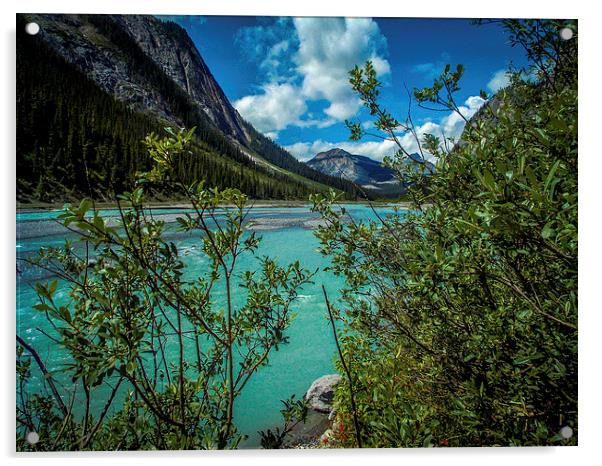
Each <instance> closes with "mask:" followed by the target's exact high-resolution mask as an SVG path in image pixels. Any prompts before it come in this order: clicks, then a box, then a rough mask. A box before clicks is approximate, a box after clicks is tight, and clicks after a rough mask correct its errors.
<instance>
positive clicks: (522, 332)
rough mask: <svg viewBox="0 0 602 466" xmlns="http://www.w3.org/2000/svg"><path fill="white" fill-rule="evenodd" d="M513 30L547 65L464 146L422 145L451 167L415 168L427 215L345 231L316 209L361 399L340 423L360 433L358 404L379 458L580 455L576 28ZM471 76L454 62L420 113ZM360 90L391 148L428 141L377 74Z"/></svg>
mask: <svg viewBox="0 0 602 466" xmlns="http://www.w3.org/2000/svg"><path fill="white" fill-rule="evenodd" d="M501 24H502V26H503V27H504V28H505V29H506V30H507V31H508V33H509V36H510V41H511V43H512V44H513V45H518V46H523V47H524V48H525V50H526V51H527V52H528V57H529V59H530V60H531V62H532V63H533V67H532V68H531V69H528V70H515V73H514V77H513V79H512V83H511V85H510V86H509V87H507V88H506V89H504V90H501V91H500V92H498V93H497V94H496V95H495V96H493V97H492V98H490V99H489V101H488V103H487V104H486V105H485V106H484V107H483V108H482V110H481V111H480V112H479V114H478V115H477V116H476V117H475V118H473V119H472V120H471V121H469V122H468V123H469V124H467V125H466V128H465V130H464V133H463V135H462V137H461V140H460V141H449V140H445V141H444V140H443V139H441V138H440V137H439V135H427V136H426V137H424V138H422V139H420V140H419V141H418V142H419V143H420V146H421V152H422V151H424V152H430V153H431V154H433V155H435V156H436V158H437V160H438V163H437V167H436V170H435V172H434V173H433V174H432V175H431V176H429V177H428V180H426V179H425V178H424V177H423V176H422V175H421V174H420V171H417V170H415V171H414V172H415V178H414V179H415V184H414V186H413V188H412V189H411V191H410V192H411V196H412V199H413V204H412V210H410V211H408V212H405V213H401V214H399V215H391V216H388V217H386V218H383V219H381V221H378V222H376V221H375V222H371V223H366V224H356V223H353V222H352V223H344V222H343V220H344V217H346V215H345V212H344V211H341V210H340V209H338V208H336V207H335V206H334V205H333V203H334V201H335V199H336V196H331V197H324V196H321V195H320V196H317V197H316V198H315V199H314V200H315V208H316V209H317V210H318V211H320V212H322V214H323V215H324V217H325V218H326V219H327V220H328V222H329V224H328V226H327V227H324V228H322V229H321V230H320V231H319V233H318V236H319V238H320V240H321V242H322V250H323V252H324V253H325V254H329V255H332V257H333V267H334V270H335V271H336V272H337V273H339V274H342V275H344V276H345V278H346V283H347V287H346V289H345V290H344V295H343V302H342V303H341V306H340V307H341V309H340V310H339V317H340V318H341V319H342V320H344V321H345V322H346V324H347V326H348V328H349V331H348V333H347V335H346V336H345V338H344V344H343V348H344V350H343V353H344V357H345V360H346V361H347V364H348V366H349V367H350V369H351V373H352V376H353V382H354V384H353V385H354V390H353V392H350V390H349V385H348V384H341V386H340V387H339V390H338V393H337V409H338V418H339V422H340V425H342V426H344V427H345V429H346V432H349V430H350V429H353V424H352V415H353V414H354V413H353V411H354V410H353V408H352V404H351V403H352V401H353V399H355V404H356V406H357V408H356V410H355V411H356V414H357V416H358V418H359V424H360V428H359V430H360V432H359V433H360V435H361V439H362V443H363V445H364V446H367V447H400V446H403V447H409V446H484V445H550V444H551V445H558V444H576V443H577V433H578V430H577V427H578V424H577V38H576V24H575V23H568V24H567V23H565V22H562V21H531V20H529V21H518V20H517V21H502V22H501ZM566 26H569V27H571V28H573V30H574V31H575V37H574V38H573V39H571V40H570V41H563V40H561V38H560V37H559V30H560V28H562V27H566ZM463 71H464V70H463V68H462V67H461V66H459V67H457V68H456V69H455V70H454V69H452V68H451V67H450V66H449V65H448V66H447V67H446V68H445V70H444V72H443V74H442V75H441V76H440V77H439V78H438V79H436V80H435V82H434V85H433V87H431V88H426V89H417V90H415V92H414V97H415V99H416V100H417V102H418V104H419V105H422V106H424V107H428V108H433V109H439V110H441V109H443V110H446V111H459V107H458V106H457V105H456V103H455V100H454V94H455V93H456V91H457V90H458V89H459V81H460V78H461V76H462V73H463ZM525 71H526V72H525ZM525 76H527V77H534V78H532V80H531V81H529V80H525V79H524V78H525ZM350 82H351V85H352V87H353V88H354V90H355V91H356V92H357V93H358V95H359V96H360V98H361V99H362V101H363V102H364V104H365V105H366V107H367V108H368V109H369V111H370V112H371V114H372V115H374V116H375V118H376V127H377V128H378V129H380V130H381V131H383V132H384V133H385V135H386V136H387V137H391V138H393V139H395V140H396V141H398V140H397V139H396V138H397V135H398V133H399V130H400V128H402V129H403V130H405V131H408V132H410V133H412V132H413V134H416V133H415V127H414V126H413V123H412V120H411V115H409V116H408V117H407V118H406V119H405V120H404V121H402V122H400V121H398V120H397V119H395V118H394V117H393V116H392V115H390V114H389V113H387V112H386V111H385V110H383V109H381V107H380V106H379V104H378V88H379V85H380V83H379V82H378V80H377V79H376V76H375V73H374V69H373V67H372V66H371V64H370V63H368V64H367V65H366V66H365V67H364V68H356V69H355V70H353V71H352V73H351V80H350ZM484 97H486V96H484ZM350 127H351V130H352V136H353V137H355V138H360V137H362V134H361V128H359V127H358V126H357V125H353V124H350ZM407 157H408V154H407V152H406V151H405V150H404V148H403V146H402V145H401V144H400V145H399V150H398V152H397V154H395V157H393V158H391V159H390V160H389V161H388V164H389V165H390V166H391V167H392V168H394V169H396V170H398V171H400V172H401V171H402V170H404V163H403V162H404V160H407ZM401 175H403V176H409V175H411V173H409V174H408V173H403V174H402V173H400V176H401ZM339 369H341V372H342V367H339ZM352 395H353V398H352ZM564 427H569V428H570V429H572V432H573V435H572V437H571V436H570V435H568V434H567V432H570V431H569V430H568V429H564V431H563V432H565V435H564V436H562V435H561V434H560V432H561V431H562V428H564ZM345 429H344V430H345ZM569 437H570V438H569ZM337 441H338V442H339V444H341V445H343V446H348V447H349V446H354V445H357V442H356V440H355V437H354V436H353V435H348V434H346V435H339V436H338V440H337Z"/></svg>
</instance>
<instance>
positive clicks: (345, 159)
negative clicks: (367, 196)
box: [306, 148, 434, 195]
mask: <svg viewBox="0 0 602 466" xmlns="http://www.w3.org/2000/svg"><path fill="white" fill-rule="evenodd" d="M412 158H413V159H414V160H417V161H421V160H422V158H421V157H420V155H419V154H412ZM306 163H307V165H309V166H310V167H312V168H315V169H316V170H319V171H321V172H322V173H324V174H326V175H329V176H332V177H338V178H342V179H345V180H349V181H352V182H354V183H356V184H358V185H360V186H361V187H362V188H364V189H368V190H372V191H374V192H376V193H379V194H387V195H392V194H399V193H402V192H404V191H405V188H406V186H405V184H404V183H402V182H401V181H400V180H399V179H398V178H396V177H395V172H394V171H393V170H391V169H390V168H387V167H384V166H382V164H381V163H380V162H377V161H376V160H373V159H371V158H369V157H366V156H364V155H356V154H350V153H349V152H347V151H345V150H343V149H339V148H334V149H330V150H328V151H326V152H320V153H319V154H316V156H315V157H314V158H313V159H311V160H309V161H307V162H306ZM425 164H426V167H427V168H426V170H428V171H432V170H434V165H433V164H432V163H430V162H425Z"/></svg>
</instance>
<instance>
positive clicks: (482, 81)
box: [162, 16, 525, 160]
mask: <svg viewBox="0 0 602 466" xmlns="http://www.w3.org/2000/svg"><path fill="white" fill-rule="evenodd" d="M162 18H163V19H171V20H173V21H176V22H178V23H179V24H180V25H181V26H183V27H184V28H185V29H186V30H187V31H188V33H189V35H190V36H191V38H192V40H193V41H194V43H195V44H196V46H197V48H198V49H199V51H200V53H201V55H202V56H203V58H204V60H205V62H206V63H207V65H208V66H209V68H210V69H211V71H212V73H213V75H214V76H215V78H216V79H217V81H218V83H219V84H220V85H221V86H222V88H223V90H224V92H225V93H226V95H227V96H228V98H229V99H230V101H231V102H232V103H233V105H234V106H235V107H236V108H237V109H238V111H239V112H240V113H241V114H242V116H243V117H244V118H245V119H246V120H248V121H250V122H251V123H252V124H253V125H254V126H255V127H256V128H257V129H258V130H259V131H261V132H263V133H264V134H266V135H268V136H269V137H271V138H272V139H274V140H275V141H276V142H277V143H278V144H280V145H282V146H283V147H285V148H287V149H288V150H289V151H290V152H291V153H292V154H293V155H295V156H296V157H298V158H299V159H301V160H306V159H308V158H310V157H312V156H313V155H315V154H316V153H317V152H320V151H322V150H328V149H329V148H332V147H342V148H344V149H346V150H349V151H350V152H353V153H357V154H362V155H367V156H369V157H372V158H374V159H377V160H381V159H382V158H383V157H384V156H385V155H392V153H393V146H392V143H390V142H388V141H381V140H378V139H375V138H370V137H367V138H365V139H363V140H362V141H358V142H351V141H349V139H348V138H349V131H348V130H347V128H346V127H345V125H344V123H343V122H344V120H345V119H351V120H354V121H359V122H361V123H363V124H365V125H366V127H369V126H370V118H369V115H367V112H366V111H365V110H364V109H362V107H361V105H360V103H359V101H358V99H357V96H355V95H354V94H353V92H352V91H351V89H350V87H349V84H348V75H347V72H348V71H349V69H351V68H352V67H353V66H354V65H355V64H358V65H362V64H363V63H364V62H365V61H366V60H367V59H371V60H372V61H373V63H374V64H375V67H376V70H377V72H378V74H379V78H380V80H381V81H382V82H383V83H384V86H383V88H382V91H381V92H382V94H381V95H382V104H383V106H384V107H386V108H387V109H388V110H390V111H391V112H392V113H393V114H395V115H396V116H398V119H404V118H405V114H406V112H407V106H408V100H407V96H406V91H405V88H404V86H407V87H408V88H409V89H413V88H414V87H424V86H428V85H431V84H432V80H433V78H434V77H435V75H436V74H437V73H438V72H440V71H441V70H442V69H443V67H444V66H445V64H446V63H450V64H452V66H455V65H456V64H458V63H462V64H463V65H464V66H465V69H466V71H465V74H464V77H463V79H462V82H461V91H460V92H459V93H458V95H457V101H458V103H460V104H462V107H461V109H462V111H463V113H464V114H465V116H470V115H472V114H473V113H474V112H475V111H476V110H477V109H478V108H479V106H480V105H482V103H483V101H482V99H480V98H479V97H478V95H479V91H480V90H481V89H484V90H486V91H488V92H491V91H495V90H497V89H498V88H499V87H500V86H503V85H504V84H505V83H506V82H507V78H506V75H505V70H506V69H507V68H508V65H509V64H510V63H513V64H514V65H516V66H521V65H524V64H525V61H524V56H523V52H522V51H521V50H520V49H518V48H512V47H510V46H509V44H508V39H507V37H506V35H505V34H504V32H503V31H502V29H501V28H500V27H499V26H496V25H487V26H475V25H472V24H471V23H470V21H469V20H465V19H404V18H373V19H371V18H317V17H303V18H290V17H281V18H279V17H250V16H249V17H242V16H209V17H200V16H172V17H162ZM412 116H413V118H414V121H415V123H416V124H417V126H418V129H419V133H424V132H431V133H435V134H437V135H441V134H445V135H446V136H449V137H457V136H459V134H460V132H461V130H462V125H463V120H462V119H461V118H460V117H459V116H457V115H452V114H446V113H440V112H430V111H426V110H423V109H420V108H418V107H416V106H414V107H413V110H412ZM400 136H401V137H402V141H403V142H404V144H406V145H407V148H408V150H410V151H414V150H415V142H414V141H412V139H411V138H410V137H409V136H406V137H403V135H400Z"/></svg>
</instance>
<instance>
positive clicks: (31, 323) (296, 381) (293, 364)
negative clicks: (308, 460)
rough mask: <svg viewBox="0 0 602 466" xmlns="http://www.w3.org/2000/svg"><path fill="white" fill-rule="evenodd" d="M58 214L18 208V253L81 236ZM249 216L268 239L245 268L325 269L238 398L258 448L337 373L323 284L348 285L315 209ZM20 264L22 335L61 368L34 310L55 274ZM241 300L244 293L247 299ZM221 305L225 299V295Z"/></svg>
mask: <svg viewBox="0 0 602 466" xmlns="http://www.w3.org/2000/svg"><path fill="white" fill-rule="evenodd" d="M345 208H346V209H347V211H348V212H349V213H350V215H351V216H352V217H353V218H354V220H356V221H358V220H359V221H365V220H369V219H373V218H375V215H374V212H373V211H372V210H371V208H370V207H367V206H363V205H355V204H354V205H346V206H345ZM376 210H377V212H378V213H379V215H386V214H394V210H393V209H392V208H382V207H380V208H377V209H376ZM178 212H182V211H174V210H173V209H154V210H153V215H154V216H159V217H162V218H163V219H165V220H166V221H167V222H173V221H174V219H175V217H176V216H177V214H178ZM116 214H117V212H116V211H114V210H104V211H102V215H103V216H106V217H113V216H115V215H116ZM57 215H58V212H56V211H38V212H20V213H17V245H16V247H17V258H26V257H31V256H32V255H35V254H36V253H37V251H38V250H39V249H40V248H42V247H48V246H57V247H58V246H61V245H62V244H63V243H64V241H65V239H66V238H72V239H75V238H76V236H75V235H74V234H72V233H69V232H68V231H67V230H65V229H64V228H63V227H62V226H61V225H60V224H58V223H57V222H56V221H54V220H53V219H54V218H56V217H57ZM248 219H249V220H248V221H249V223H248V226H249V227H250V228H252V229H254V230H256V231H257V232H258V234H260V235H261V237H262V242H261V244H260V247H259V249H258V251H257V253H256V254H255V256H252V255H245V256H242V257H241V260H240V263H239V267H240V269H239V271H241V272H242V271H243V270H254V269H255V268H256V265H257V258H258V257H262V256H269V257H271V258H273V259H275V260H276V261H277V262H278V263H279V264H280V265H286V264H289V263H291V262H294V261H296V260H299V261H300V262H301V265H302V266H303V267H305V268H307V269H310V270H315V269H318V270H319V272H318V274H317V275H316V276H315V278H314V280H313V283H312V284H307V285H305V286H304V287H303V289H302V290H301V292H300V294H299V298H298V300H297V301H296V302H295V305H294V306H293V311H294V312H295V314H296V318H295V319H294V321H293V323H292V325H291V326H290V328H289V330H288V332H287V334H288V335H289V337H290V343H289V344H287V345H283V346H281V347H279V350H278V351H277V352H273V353H272V355H271V357H270V363H269V365H268V366H265V367H262V368H260V369H259V371H258V372H257V373H256V374H255V375H253V376H252V378H251V380H250V381H249V383H248V384H247V386H246V387H245V389H244V390H243V392H242V393H241V395H240V396H239V398H238V399H237V404H236V410H235V422H236V426H237V428H238V430H239V431H240V432H242V433H244V434H247V435H248V436H249V439H248V440H247V441H246V442H245V443H244V444H243V445H242V447H243V448H245V447H246V448H253V447H257V446H258V445H259V435H258V434H257V431H259V430H265V429H267V428H272V427H274V426H278V425H281V422H282V421H281V416H280V409H281V408H282V404H281V402H280V400H284V399H287V398H288V397H290V396H291V395H293V394H295V395H296V397H297V398H300V397H302V396H303V394H304V393H305V391H306V390H307V389H308V388H309V385H310V384H311V382H312V381H313V380H315V379H317V378H318V377H320V376H322V375H325V374H329V373H332V372H333V371H334V364H333V358H334V357H335V345H334V340H333V337H332V331H331V329H330V327H329V325H330V324H329V322H328V320H327V311H326V305H325V303H324V299H323V295H322V290H321V286H322V285H324V286H325V287H326V289H327V291H328V293H329V295H330V297H331V299H332V300H336V298H337V296H338V290H339V289H340V288H341V287H342V285H343V281H342V279H341V278H339V277H336V276H334V274H332V273H331V272H328V271H325V270H324V269H325V268H326V267H328V266H329V265H330V263H329V260H328V258H324V257H323V256H321V255H320V253H319V252H318V251H317V249H318V246H319V243H318V240H317V239H316V238H315V236H314V228H315V227H316V225H317V224H318V222H319V216H318V214H315V213H312V212H310V210H309V208H308V207H291V208H281V207H270V208H266V207H257V208H253V209H251V213H250V215H249V217H248ZM168 235H171V238H170V239H171V240H172V241H174V242H175V243H176V245H177V246H178V248H179V251H180V255H181V256H183V257H184V260H185V262H186V264H187V266H188V267H187V270H188V271H187V273H188V274H195V273H199V272H201V273H202V272H203V271H204V270H206V268H207V264H208V262H207V259H206V257H204V255H203V253H202V248H201V247H200V245H199V242H198V240H195V239H193V238H191V237H188V236H185V235H182V234H178V233H177V232H176V230H175V226H172V227H171V228H168ZM18 268H19V270H20V273H19V274H18V276H17V334H19V335H20V336H21V337H22V338H24V339H25V340H26V341H28V342H29V343H30V344H31V345H32V346H34V347H35V349H36V350H37V351H38V352H39V354H40V356H41V357H42V359H43V360H44V361H45V362H46V364H47V366H48V368H49V369H50V370H57V369H60V367H61V365H62V364H63V363H65V362H66V361H68V359H67V357H66V355H65V353H64V351H61V349H60V348H58V347H57V345H56V343H54V342H53V341H52V340H51V339H49V338H48V337H46V336H45V335H44V333H43V332H42V331H45V332H47V333H52V328H51V325H50V323H49V322H48V321H47V320H46V317H45V316H44V315H43V314H41V313H40V312H38V311H36V310H34V309H33V307H32V306H33V305H34V304H36V303H37V302H38V301H37V295H36V293H35V291H34V289H33V285H34V283H35V282H36V281H38V280H48V279H51V277H49V276H47V275H46V274H45V273H44V272H43V271H41V270H39V269H34V268H31V267H27V266H25V265H24V264H23V263H22V262H19V264H18ZM65 292H66V286H65V285H63V284H60V283H59V288H58V290H57V297H58V299H59V300H60V299H61V296H62V297H63V299H66V296H65ZM242 298H243V297H239V299H240V300H241V301H242ZM216 304H217V305H219V304H220V303H219V295H218V297H217V303H216ZM41 330H42V331H41ZM174 357H176V356H175V354H174ZM59 377H60V375H59ZM66 383H68V382H66ZM40 385H41V380H40V378H39V374H36V373H35V372H34V377H33V378H32V381H31V383H30V386H29V387H28V391H31V392H34V391H36V390H39V389H40ZM98 409H100V407H99V408H98Z"/></svg>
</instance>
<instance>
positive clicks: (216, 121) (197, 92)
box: [17, 14, 358, 201]
mask: <svg viewBox="0 0 602 466" xmlns="http://www.w3.org/2000/svg"><path fill="white" fill-rule="evenodd" d="M30 21H33V22H36V23H37V24H38V25H39V26H40V32H39V34H37V35H36V36H28V35H27V34H25V32H24V31H23V30H24V25H25V23H26V22H30ZM17 23H18V24H17V29H18V36H17V178H18V181H17V191H18V193H17V194H18V198H20V200H47V201H60V200H64V199H65V198H68V197H81V195H83V194H87V195H92V196H94V197H105V196H111V195H112V193H119V192H120V191H123V190H124V189H128V188H130V187H131V186H132V183H133V180H134V179H135V174H136V172H137V171H139V170H141V169H144V168H147V167H148V165H149V163H150V162H149V159H148V156H147V155H146V154H145V151H144V149H143V147H141V146H142V145H141V143H140V141H141V140H142V139H143V138H144V136H145V135H146V134H147V133H148V132H150V131H155V132H158V133H160V132H162V129H163V128H164V127H165V126H168V125H169V126H177V127H182V126H183V127H187V128H190V127H192V126H196V127H197V132H196V140H195V145H194V148H193V153H194V154H195V157H192V158H188V159H184V160H183V161H182V162H181V164H182V166H181V167H179V168H180V169H181V172H182V173H184V174H185V175H186V176H187V177H188V178H190V179H198V178H200V177H202V178H204V179H206V180H207V183H208V184H210V185H214V186H219V187H239V188H240V189H241V190H242V191H244V192H246V193H247V194H249V195H251V196H252V197H256V198H306V197H307V195H308V194H309V193H312V192H317V191H323V190H326V189H328V188H330V187H334V188H336V189H339V190H342V191H345V192H346V193H347V196H348V197H351V198H353V197H355V196H356V195H357V194H358V191H357V190H356V189H355V188H354V186H353V185H352V184H351V183H349V182H347V181H345V180H342V179H340V178H335V177H330V176H328V175H325V174H323V173H321V172H319V171H317V170H314V169H313V168H311V167H309V166H307V165H306V164H304V163H302V162H299V161H297V160H296V159H295V158H294V157H293V156H292V155H290V154H289V153H288V152H287V151H285V150H284V149H283V148H281V147H280V146H278V145H277V144H275V143H274V142H272V141H271V140H270V139H268V138H266V137H265V136H263V135H262V134H261V133H259V132H258V131H256V130H255V129H254V128H253V126H252V125H251V124H249V123H248V122H246V121H245V120H244V119H243V118H242V117H241V116H240V114H239V113H238V112H237V111H236V109H235V108H234V107H233V106H232V105H231V103H230V102H229V100H228V99H227V97H226V96H225V94H224V92H223V91H222V89H221V87H220V86H219V84H218V82H217V81H216V80H215V78H214V77H213V75H212V73H211V71H210V70H209V68H208V67H207V64H206V63H205V62H204V60H203V58H202V57H201V55H200V53H199V52H198V50H197V49H196V47H195V45H194V43H193V42H192V40H191V39H190V37H189V36H188V34H187V32H186V31H185V30H184V29H183V28H182V27H180V26H179V25H177V24H176V23H173V22H168V21H167V22H165V21H161V20H159V19H157V18H156V17H154V16H147V15H70V14H69V15H56V14H20V15H18V16H17ZM84 172H86V173H85V176H84V175H83V174H82V173H84Z"/></svg>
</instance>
